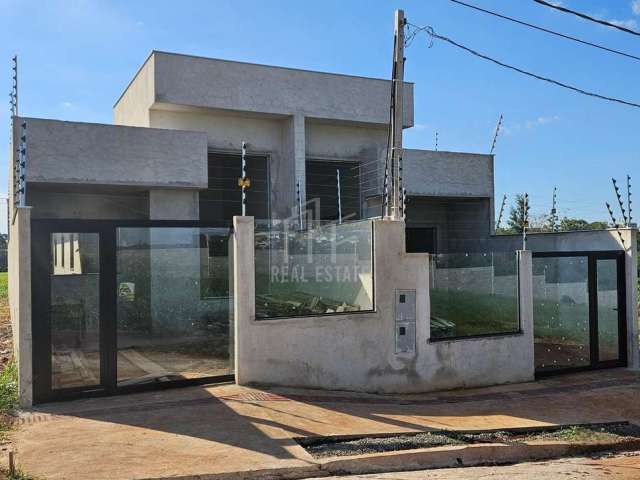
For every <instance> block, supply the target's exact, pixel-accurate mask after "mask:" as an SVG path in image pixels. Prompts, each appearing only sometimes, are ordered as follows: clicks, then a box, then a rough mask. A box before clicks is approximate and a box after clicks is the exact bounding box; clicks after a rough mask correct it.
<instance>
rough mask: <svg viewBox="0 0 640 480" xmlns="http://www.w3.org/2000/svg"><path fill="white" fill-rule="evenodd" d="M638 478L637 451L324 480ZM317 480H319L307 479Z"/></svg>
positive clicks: (573, 479) (639, 467) (623, 479)
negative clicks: (514, 463) (515, 463)
mask: <svg viewBox="0 0 640 480" xmlns="http://www.w3.org/2000/svg"><path fill="white" fill-rule="evenodd" d="M638 478H640V452H626V453H617V454H604V455H600V456H594V457H575V458H561V459H558V460H547V461H544V462H526V463H519V464H517V465H503V466H487V467H467V468H443V469H439V470H421V471H415V472H401V473H379V474H372V475H352V476H346V477H329V478H328V479H326V477H325V479H326V480H337V479H344V480H423V479H430V480H478V479H489V480H516V479H517V480H540V479H547V480H560V479H562V480H584V479H590V480H604V479H607V480H632V479H634V480H635V479H638ZM309 480H319V479H309Z"/></svg>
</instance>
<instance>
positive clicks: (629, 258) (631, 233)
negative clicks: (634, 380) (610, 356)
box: [622, 228, 640, 370]
mask: <svg viewBox="0 0 640 480" xmlns="http://www.w3.org/2000/svg"><path fill="white" fill-rule="evenodd" d="M622 234H623V236H624V239H625V247H626V248H625V265H624V269H625V283H626V290H627V292H626V296H625V297H626V300H627V301H626V313H627V365H628V367H629V368H631V369H634V370H637V369H640V346H639V345H638V230H636V229H635V228H630V229H627V230H626V231H624V232H622Z"/></svg>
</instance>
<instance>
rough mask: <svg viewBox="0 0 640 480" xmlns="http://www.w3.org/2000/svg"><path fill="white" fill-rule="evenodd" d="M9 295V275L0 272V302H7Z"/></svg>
mask: <svg viewBox="0 0 640 480" xmlns="http://www.w3.org/2000/svg"><path fill="white" fill-rule="evenodd" d="M8 295H9V274H8V273H7V272H0V301H4V302H6V301H7V297H8Z"/></svg>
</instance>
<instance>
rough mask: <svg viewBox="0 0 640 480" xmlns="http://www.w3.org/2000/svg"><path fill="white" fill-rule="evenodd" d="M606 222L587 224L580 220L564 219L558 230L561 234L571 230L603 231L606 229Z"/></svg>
mask: <svg viewBox="0 0 640 480" xmlns="http://www.w3.org/2000/svg"><path fill="white" fill-rule="evenodd" d="M608 226H609V225H608V224H607V222H603V221H595V222H587V221H586V220H584V219H582V218H568V217H564V218H563V219H562V220H560V226H559V230H560V231H562V232H568V231H572V230H603V229H605V228H608Z"/></svg>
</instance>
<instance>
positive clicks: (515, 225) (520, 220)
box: [507, 194, 524, 233]
mask: <svg viewBox="0 0 640 480" xmlns="http://www.w3.org/2000/svg"><path fill="white" fill-rule="evenodd" d="M523 225H524V195H520V194H518V195H516V203H515V205H513V206H512V207H511V210H509V219H508V220H507V227H508V230H509V231H510V233H522V230H523Z"/></svg>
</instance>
